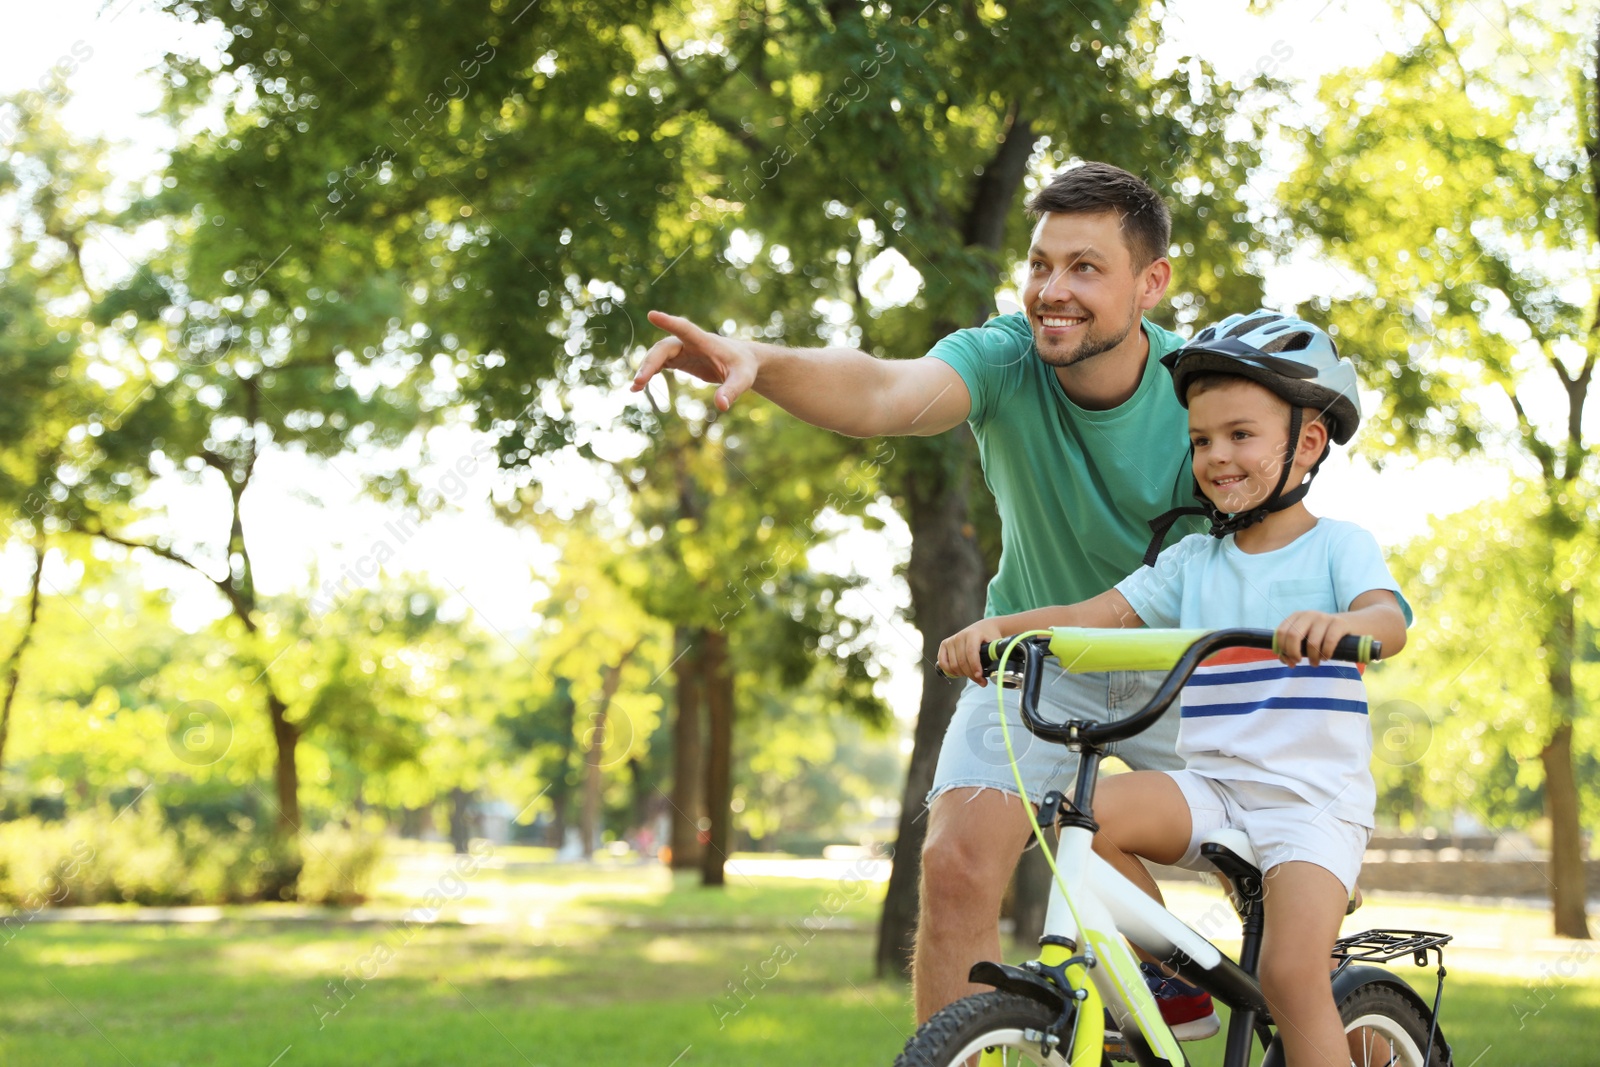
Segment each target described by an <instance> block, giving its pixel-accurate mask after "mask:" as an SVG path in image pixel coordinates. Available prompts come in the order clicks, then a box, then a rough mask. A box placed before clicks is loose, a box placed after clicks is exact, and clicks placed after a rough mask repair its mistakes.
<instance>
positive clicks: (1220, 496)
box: [1189, 378, 1309, 514]
mask: <svg viewBox="0 0 1600 1067" xmlns="http://www.w3.org/2000/svg"><path fill="white" fill-rule="evenodd" d="M1308 421H1309V420H1308ZM1304 437H1305V431H1302V438H1304ZM1288 439H1289V405H1288V403H1287V402H1286V401H1284V400H1281V399H1279V398H1278V397H1277V396H1276V395H1274V394H1273V393H1272V392H1271V391H1270V390H1269V389H1267V388H1265V387H1264V386H1260V385H1257V384H1256V383H1255V382H1252V381H1249V380H1247V379H1244V378H1236V379H1234V380H1232V381H1228V382H1224V383H1220V384H1216V385H1212V386H1211V387H1210V388H1207V389H1204V390H1202V391H1197V392H1191V393H1190V395H1189V443H1190V444H1192V445H1193V446H1194V477H1195V480H1196V481H1197V482H1199V483H1200V491H1201V492H1202V493H1204V494H1205V495H1206V497H1207V498H1208V499H1210V501H1211V502H1212V503H1213V504H1215V505H1216V506H1217V507H1218V508H1220V509H1221V510H1223V511H1226V512H1229V513H1230V514H1232V513H1236V512H1240V511H1248V510H1249V509H1251V508H1253V507H1256V506H1258V505H1260V504H1261V503H1262V502H1263V501H1264V500H1266V499H1267V497H1268V496H1270V495H1271V493H1272V490H1273V489H1274V488H1275V487H1276V486H1277V484H1278V474H1279V472H1280V471H1281V470H1282V467H1283V462H1284V455H1283V454H1284V449H1285V446H1286V445H1287V443H1288ZM1296 471H1298V473H1299V475H1300V477H1296ZM1304 472H1305V468H1304V466H1303V465H1302V464H1300V463H1298V462H1297V463H1296V464H1295V471H1291V472H1290V475H1289V480H1288V481H1287V482H1286V483H1285V484H1284V489H1285V490H1288V489H1292V488H1294V487H1295V486H1296V485H1298V484H1299V483H1300V480H1301V478H1303V477H1304Z"/></svg>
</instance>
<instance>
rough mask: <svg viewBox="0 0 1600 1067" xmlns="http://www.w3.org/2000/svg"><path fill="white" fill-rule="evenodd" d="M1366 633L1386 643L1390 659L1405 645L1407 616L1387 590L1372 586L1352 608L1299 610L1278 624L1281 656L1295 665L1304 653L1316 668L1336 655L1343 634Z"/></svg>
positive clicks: (1353, 602)
mask: <svg viewBox="0 0 1600 1067" xmlns="http://www.w3.org/2000/svg"><path fill="white" fill-rule="evenodd" d="M1351 634H1364V635H1366V636H1368V637H1373V638H1376V639H1377V640H1379V641H1381V642H1383V658H1384V659H1388V658H1389V657H1390V656H1393V655H1394V654H1395V653H1396V652H1399V651H1400V650H1401V649H1402V648H1404V647H1405V645H1406V617H1405V615H1404V614H1403V613H1402V612H1401V611H1400V602H1399V601H1398V600H1396V599H1395V595H1394V594H1393V593H1391V592H1390V591H1389V590H1387V589H1369V590H1367V591H1366V592H1365V593H1362V594H1361V595H1360V596H1358V597H1356V598H1355V599H1354V600H1352V601H1350V610H1349V611H1341V612H1339V613H1337V614H1333V615H1330V614H1329V613H1327V612H1326V611H1297V612H1295V613H1294V614H1293V615H1290V616H1289V617H1288V618H1287V619H1284V620H1283V622H1281V623H1279V624H1278V658H1279V659H1281V660H1283V662H1285V663H1287V664H1289V665H1291V666H1293V665H1294V664H1296V663H1299V662H1300V658H1301V657H1302V656H1307V657H1309V658H1310V660H1311V665H1312V666H1313V667H1315V666H1317V665H1318V664H1319V663H1321V662H1322V661H1323V660H1324V659H1328V658H1330V657H1331V656H1332V655H1333V649H1334V646H1335V645H1337V644H1338V643H1339V639H1340V638H1341V637H1348V636H1350V635H1351Z"/></svg>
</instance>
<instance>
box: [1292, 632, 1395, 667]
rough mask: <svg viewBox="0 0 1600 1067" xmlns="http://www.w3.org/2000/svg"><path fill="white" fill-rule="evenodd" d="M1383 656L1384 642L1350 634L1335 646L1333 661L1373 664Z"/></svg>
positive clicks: (1340, 639)
mask: <svg viewBox="0 0 1600 1067" xmlns="http://www.w3.org/2000/svg"><path fill="white" fill-rule="evenodd" d="M1272 650H1273V651H1274V652H1276V651H1277V650H1278V642H1277V639H1276V638H1274V639H1273V642H1272ZM1382 656H1383V642H1382V641H1379V640H1377V639H1376V638H1372V637H1367V636H1365V635H1363V634H1350V635H1349V636H1348V637H1341V638H1339V643H1338V644H1337V645H1334V646H1333V655H1332V656H1331V657H1330V658H1331V659H1341V660H1345V661H1347V662H1349V663H1371V662H1372V661H1373V660H1375V659H1379V658H1381V657H1382Z"/></svg>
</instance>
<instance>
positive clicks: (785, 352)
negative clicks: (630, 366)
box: [633, 311, 972, 437]
mask: <svg viewBox="0 0 1600 1067" xmlns="http://www.w3.org/2000/svg"><path fill="white" fill-rule="evenodd" d="M650 321H651V322H652V323H654V324H655V325H657V326H659V327H661V328H662V329H663V330H666V331H667V332H668V333H669V334H671V335H672V336H670V337H665V338H662V339H661V340H660V341H657V342H656V343H655V345H653V346H652V347H651V349H650V351H649V352H647V353H645V357H644V362H643V363H641V364H640V365H639V373H638V374H637V375H636V376H635V377H634V379H633V391H634V392H638V391H639V390H641V389H643V388H644V387H645V385H646V384H647V383H648V382H649V381H650V379H651V378H653V377H655V375H656V373H657V372H659V371H661V370H663V369H668V370H677V371H682V372H684V373H685V374H692V375H693V376H694V377H696V378H699V379H700V380H702V381H706V382H712V383H714V384H716V385H717V386H718V388H717V395H716V404H717V407H718V408H719V409H721V410H723V411H727V410H728V408H729V407H730V406H731V405H732V404H733V402H734V401H735V400H737V399H738V398H739V396H740V394H742V393H744V392H745V391H746V390H752V389H753V390H754V391H755V392H756V393H758V394H760V395H761V396H764V397H766V398H767V399H768V400H771V401H772V402H773V403H774V404H777V405H778V406H779V407H781V408H783V409H784V410H785V411H787V412H789V413H790V414H791V415H794V416H795V417H796V418H798V419H801V420H803V421H805V422H809V423H811V424H812V425H813V426H820V427H822V428H823V429H825V430H833V431H834V432H836V433H842V434H847V435H849V436H851V437H878V436H898V435H902V434H914V435H917V436H921V437H926V436H928V435H930V434H936V433H943V432H944V431H945V430H948V429H950V428H952V427H954V426H957V425H959V424H960V423H961V422H963V421H964V420H965V419H966V417H967V413H968V411H969V410H971V407H972V398H971V396H970V394H969V393H968V392H967V386H966V383H965V382H963V381H962V380H961V375H959V374H957V373H956V371H955V368H953V367H951V366H950V365H949V364H948V363H945V362H944V361H943V360H938V359H927V358H923V359H904V360H901V359H874V358H873V357H872V356H869V355H867V354H866V353H865V352H860V351H857V350H856V349H853V348H787V347H785V346H783V345H770V344H764V343H762V342H759V341H743V340H740V339H738V338H734V337H723V336H721V335H719V334H714V333H708V332H707V331H705V330H702V329H701V328H700V327H698V326H696V325H695V324H694V323H692V322H690V321H689V320H688V319H684V318H679V317H678V316H676V315H667V314H665V313H663V312H660V311H652V312H650Z"/></svg>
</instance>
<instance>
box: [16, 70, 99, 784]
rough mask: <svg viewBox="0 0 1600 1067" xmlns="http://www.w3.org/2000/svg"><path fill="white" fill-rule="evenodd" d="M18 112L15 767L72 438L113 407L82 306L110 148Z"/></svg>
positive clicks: (44, 112) (52, 120)
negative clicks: (94, 366) (23, 572)
mask: <svg viewBox="0 0 1600 1067" xmlns="http://www.w3.org/2000/svg"><path fill="white" fill-rule="evenodd" d="M0 109H9V110H11V111H12V112H13V113H14V114H15V115H16V119H17V121H16V125H15V133H16V143H15V148H14V149H13V151H12V152H10V153H9V154H8V155H7V158H6V159H5V160H4V161H0V202H3V203H4V204H5V206H6V207H7V209H8V210H7V212H6V217H7V220H8V225H7V226H6V229H5V246H4V249H3V251H0V255H3V256H4V262H5V269H6V285H5V286H4V287H0V380H4V381H5V383H6V387H5V389H4V391H3V394H0V512H3V513H4V515H5V519H6V529H5V532H4V540H0V544H3V543H5V541H8V540H10V539H11V538H13V537H14V538H16V539H18V540H21V541H26V542H27V543H28V544H29V546H30V548H31V551H32V554H33V567H32V578H31V579H30V582H29V592H28V596H27V597H26V598H25V600H24V604H23V618H24V623H23V626H22V628H21V630H20V631H19V633H18V634H17V636H16V638H15V640H14V643H13V644H12V645H11V648H10V650H9V651H8V652H7V654H6V657H5V661H4V676H3V678H0V690H3V691H0V767H3V766H4V763H5V752H6V742H7V739H8V738H9V736H10V730H11V721H12V714H13V709H14V708H15V706H16V699H17V693H18V691H19V689H20V688H21V685H22V666H23V657H24V654H25V653H26V652H27V650H28V647H29V645H30V644H31V643H32V641H33V637H34V631H35V628H36V627H37V625H38V620H39V608H40V603H41V600H42V598H43V594H44V570H45V558H46V555H47V553H48V552H49V549H50V538H51V536H52V535H53V534H54V535H59V534H61V533H62V532H64V530H65V527H66V524H65V523H64V522H63V521H62V520H61V518H60V517H59V516H58V514H57V512H58V511H59V503H60V496H61V494H60V493H58V492H55V491H54V490H53V483H54V478H55V474H56V468H57V466H58V465H60V464H61V463H63V462H66V461H67V460H68V457H69V456H70V457H71V458H73V459H76V458H77V457H78V456H79V455H80V454H81V452H82V449H81V448H80V447H78V442H79V441H81V440H82V438H79V439H78V441H74V440H73V431H74V429H75V428H78V429H79V430H81V428H82V427H83V418H84V413H85V412H87V411H90V410H92V409H94V408H96V407H99V406H102V405H104V404H105V403H106V401H107V400H109V399H110V396H109V395H108V393H107V391H105V390H102V389H101V388H100V387H99V386H97V385H95V384H94V383H92V382H89V381H87V380H86V379H84V378H83V377H82V374H83V370H84V367H85V365H86V364H87V360H86V359H85V357H84V355H83V352H82V347H81V346H82V342H83V341H84V340H86V334H87V333H88V332H89V330H90V327H89V324H88V323H87V322H85V320H84V312H85V310H86V306H85V302H84V301H83V299H82V297H83V294H84V293H85V291H86V290H87V286H88V283H87V280H86V279H85V276H84V273H83V244H82V241H83V238H82V231H83V230H84V229H85V228H87V227H88V226H89V225H90V224H100V225H104V224H106V223H107V222H109V221H110V220H109V214H110V212H109V211H108V210H107V209H106V208H105V206H104V199H105V194H106V189H107V186H108V185H109V183H110V178H109V173H108V171H107V169H106V168H105V167H104V166H103V164H104V161H105V146H104V145H103V144H101V143H99V142H97V141H93V140H87V139H86V140H76V139H74V138H72V137H70V136H69V135H68V134H67V132H66V131H65V130H64V129H63V128H62V127H61V125H60V123H59V121H57V118H56V113H55V111H54V110H53V109H51V108H49V107H48V106H40V103H39V98H38V96H37V94H34V93H25V94H22V95H20V96H17V97H13V98H11V99H10V100H7V101H0Z"/></svg>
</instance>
